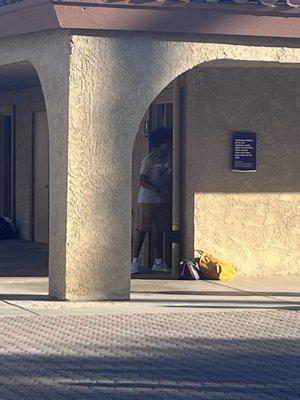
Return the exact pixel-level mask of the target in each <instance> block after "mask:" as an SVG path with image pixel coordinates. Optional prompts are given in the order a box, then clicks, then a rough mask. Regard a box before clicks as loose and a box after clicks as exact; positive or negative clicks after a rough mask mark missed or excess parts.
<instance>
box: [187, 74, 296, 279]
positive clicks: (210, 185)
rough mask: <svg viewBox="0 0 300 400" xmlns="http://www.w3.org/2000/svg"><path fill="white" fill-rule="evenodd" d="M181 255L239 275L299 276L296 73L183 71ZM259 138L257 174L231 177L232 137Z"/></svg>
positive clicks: (242, 174) (240, 174) (234, 174)
mask: <svg viewBox="0 0 300 400" xmlns="http://www.w3.org/2000/svg"><path fill="white" fill-rule="evenodd" d="M185 99H186V104H185V109H186V113H185V127H186V130H185V170H186V180H185V190H184V193H185V195H186V196H185V229H186V230H185V232H186V241H185V251H186V254H187V255H193V250H194V248H195V249H204V250H206V251H209V252H212V253H214V254H217V255H220V256H223V257H225V258H227V259H229V260H231V261H233V262H234V263H235V264H236V266H237V267H238V269H239V273H240V274H241V275H252V276H254V275H258V276H268V275H280V274H282V275H284V274H294V273H300V257H299V255H300V156H299V150H300V134H299V126H300V119H299V118H300V117H299V111H300V70H295V69H292V70H287V69H276V70H275V69H268V70H266V69H241V68H236V69H201V68H195V69H194V70H192V71H190V72H188V73H187V77H186V95H185ZM238 130H250V131H253V132H257V135H258V136H257V146H258V147H257V172H255V173H233V172H231V133H232V132H233V131H238Z"/></svg>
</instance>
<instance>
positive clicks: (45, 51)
mask: <svg viewBox="0 0 300 400" xmlns="http://www.w3.org/2000/svg"><path fill="white" fill-rule="evenodd" d="M69 57H70V45H69V35H68V32H66V31H65V32H58V31H52V32H44V33H39V34H32V35H24V36H19V37H14V38H5V39H1V40H0V68H1V65H7V64H11V63H16V62H22V61H28V62H30V63H31V64H32V65H33V66H34V67H35V69H36V70H37V72H38V75H39V78H40V81H41V85H42V89H43V93H44V97H45V102H46V108H47V113H48V123H49V156H50V171H49V173H50V174H49V175H50V176H49V188H50V211H49V212H50V227H49V229H50V235H49V236H50V241H49V274H50V294H52V295H53V296H57V297H59V298H65V283H66V282H65V266H66V262H65V261H66V196H67V191H66V189H67V136H68V86H69Z"/></svg>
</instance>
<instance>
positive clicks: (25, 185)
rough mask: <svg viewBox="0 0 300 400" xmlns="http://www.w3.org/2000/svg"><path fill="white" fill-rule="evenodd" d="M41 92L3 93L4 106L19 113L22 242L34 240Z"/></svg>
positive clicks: (18, 205)
mask: <svg viewBox="0 0 300 400" xmlns="http://www.w3.org/2000/svg"><path fill="white" fill-rule="evenodd" d="M43 101H44V98H43V92H42V90H41V89H38V88H37V89H32V90H18V91H14V92H6V93H0V105H15V112H16V127H15V136H16V149H15V157H16V171H15V174H16V189H15V193H16V223H17V227H18V234H19V237H20V238H21V239H24V240H29V239H30V215H31V214H30V213H31V211H30V198H31V190H32V188H31V177H32V171H31V157H32V154H31V150H32V141H31V140H32V120H31V113H32V107H33V104H34V103H40V102H43Z"/></svg>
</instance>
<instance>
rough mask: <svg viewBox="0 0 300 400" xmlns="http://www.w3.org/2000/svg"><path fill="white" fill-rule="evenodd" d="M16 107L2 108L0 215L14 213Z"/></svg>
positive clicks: (0, 124)
mask: <svg viewBox="0 0 300 400" xmlns="http://www.w3.org/2000/svg"><path fill="white" fill-rule="evenodd" d="M13 132H14V107H13V106H0V215H1V216H4V217H9V218H10V219H12V220H14V219H15V215H14V214H15V212H14V204H15V202H14V134H13Z"/></svg>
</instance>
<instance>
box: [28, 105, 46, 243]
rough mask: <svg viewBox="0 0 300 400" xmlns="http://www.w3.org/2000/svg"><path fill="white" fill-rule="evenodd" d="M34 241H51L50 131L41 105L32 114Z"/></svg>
mask: <svg viewBox="0 0 300 400" xmlns="http://www.w3.org/2000/svg"><path fill="white" fill-rule="evenodd" d="M32 122H33V129H32V132H33V139H32V145H33V151H32V155H33V157H32V158H33V159H32V240H33V241H34V242H38V243H45V244H47V243H48V241H49V139H48V137H49V130H48V120H47V113H46V110H45V108H44V106H43V105H40V106H39V107H37V108H36V109H35V111H33V113H32Z"/></svg>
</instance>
